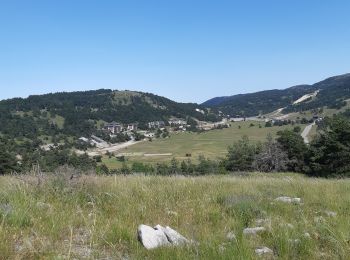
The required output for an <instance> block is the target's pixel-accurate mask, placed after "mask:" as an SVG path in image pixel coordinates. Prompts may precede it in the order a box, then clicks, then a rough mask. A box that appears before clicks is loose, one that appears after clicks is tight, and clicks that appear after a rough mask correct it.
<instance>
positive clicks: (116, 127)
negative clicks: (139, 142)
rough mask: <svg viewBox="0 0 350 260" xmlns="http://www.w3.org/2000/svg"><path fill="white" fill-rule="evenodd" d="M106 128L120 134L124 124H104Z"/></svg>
mask: <svg viewBox="0 0 350 260" xmlns="http://www.w3.org/2000/svg"><path fill="white" fill-rule="evenodd" d="M104 130H106V131H108V132H110V133H112V134H119V133H121V132H122V131H123V125H122V124H120V123H117V122H112V123H107V124H105V126H104Z"/></svg>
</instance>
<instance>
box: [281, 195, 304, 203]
mask: <svg viewBox="0 0 350 260" xmlns="http://www.w3.org/2000/svg"><path fill="white" fill-rule="evenodd" d="M275 201H281V202H286V203H295V204H299V203H300V202H301V198H291V197H286V196H283V197H278V198H276V199H275Z"/></svg>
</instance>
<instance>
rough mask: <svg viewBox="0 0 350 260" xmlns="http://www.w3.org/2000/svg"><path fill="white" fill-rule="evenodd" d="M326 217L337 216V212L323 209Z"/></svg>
mask: <svg viewBox="0 0 350 260" xmlns="http://www.w3.org/2000/svg"><path fill="white" fill-rule="evenodd" d="M324 213H325V214H326V215H327V216H328V217H333V218H334V217H336V216H337V212H334V211H329V210H325V212H324Z"/></svg>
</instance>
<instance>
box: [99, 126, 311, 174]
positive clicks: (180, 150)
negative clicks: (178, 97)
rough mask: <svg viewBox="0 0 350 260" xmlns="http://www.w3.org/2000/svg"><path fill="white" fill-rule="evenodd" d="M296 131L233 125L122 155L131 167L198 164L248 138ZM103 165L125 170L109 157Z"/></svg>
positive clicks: (178, 136) (175, 137) (136, 148)
mask: <svg viewBox="0 0 350 260" xmlns="http://www.w3.org/2000/svg"><path fill="white" fill-rule="evenodd" d="M251 124H253V126H251ZM259 125H260V126H261V128H260V127H259ZM300 126H301V129H304V128H305V125H300ZM293 128H294V126H292V125H286V126H274V127H265V123H264V122H253V121H249V122H248V121H246V122H234V123H231V127H230V128H225V129H218V130H211V131H207V132H202V133H191V132H184V133H182V132H181V133H171V135H170V138H165V139H163V138H160V139H154V140H153V141H152V142H149V141H146V142H142V143H139V144H136V145H133V146H130V147H128V148H125V149H122V150H120V151H119V152H118V153H119V154H126V158H127V159H128V163H129V164H130V163H132V162H134V161H139V162H148V163H156V162H168V161H170V160H171V159H172V158H176V159H177V160H179V161H181V160H186V159H188V157H186V154H191V160H193V161H196V160H197V159H198V156H200V155H203V156H205V157H206V158H210V159H217V158H221V157H224V156H225V154H226V152H227V147H228V146H229V145H232V144H233V143H234V142H235V141H238V140H239V139H241V138H242V136H244V135H246V136H248V138H249V139H250V140H251V141H253V142H264V141H265V140H266V137H267V135H268V134H271V135H272V136H276V133H277V132H278V131H280V130H283V129H293ZM144 154H146V155H147V154H149V155H150V156H144ZM169 154H171V155H169ZM153 155H154V156H153ZM103 162H104V163H105V164H106V165H107V166H108V167H109V168H111V169H113V168H118V167H120V166H121V163H120V162H118V161H117V160H116V159H115V158H113V157H112V158H108V157H107V156H105V157H104V158H103Z"/></svg>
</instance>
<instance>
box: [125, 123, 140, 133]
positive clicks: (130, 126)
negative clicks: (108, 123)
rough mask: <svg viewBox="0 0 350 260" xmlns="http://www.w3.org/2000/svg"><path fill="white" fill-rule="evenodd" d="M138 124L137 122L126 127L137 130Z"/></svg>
mask: <svg viewBox="0 0 350 260" xmlns="http://www.w3.org/2000/svg"><path fill="white" fill-rule="evenodd" d="M137 126H138V124H137V123H132V124H128V125H127V128H126V129H127V130H128V131H137Z"/></svg>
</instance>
